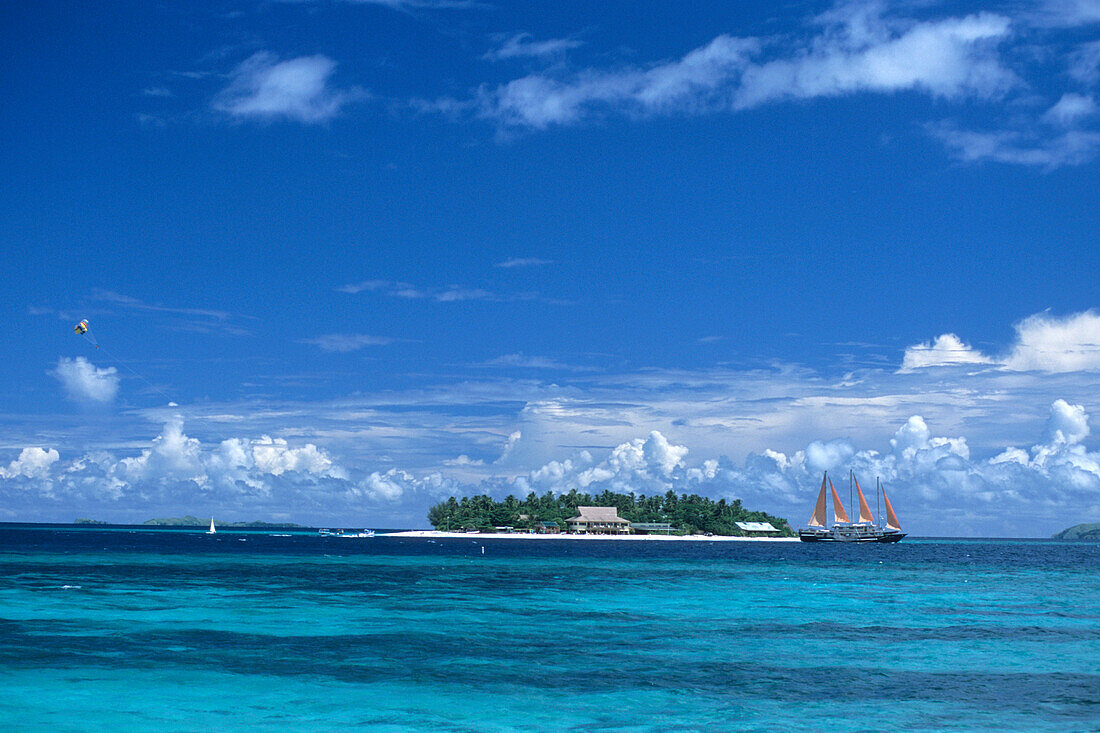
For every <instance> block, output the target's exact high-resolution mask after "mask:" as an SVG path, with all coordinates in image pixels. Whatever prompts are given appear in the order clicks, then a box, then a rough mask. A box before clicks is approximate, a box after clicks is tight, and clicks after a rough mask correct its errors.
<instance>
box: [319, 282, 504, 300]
mask: <svg viewBox="0 0 1100 733" xmlns="http://www.w3.org/2000/svg"><path fill="white" fill-rule="evenodd" d="M336 290H337V291H338V292H341V293H350V294H352V295H355V294H357V293H362V292H365V291H366V292H380V293H383V294H384V295H388V296H389V297H391V298H403V299H405V300H434V301H436V302H437V303H458V302H461V301H466V300H492V301H496V300H500V297H499V296H498V295H497V294H496V293H493V292H490V291H488V290H483V289H481V288H464V287H460V286H457V285H450V286H448V287H445V288H433V287H419V286H416V285H412V284H410V283H406V282H398V281H394V282H391V281H389V280H365V281H363V282H358V283H351V284H349V285H344V286H342V287H339V288H337V289H336Z"/></svg>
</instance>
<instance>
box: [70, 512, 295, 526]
mask: <svg viewBox="0 0 1100 733" xmlns="http://www.w3.org/2000/svg"><path fill="white" fill-rule="evenodd" d="M73 524H97V525H98V524H110V522H104V521H101V520H99V519H84V518H81V519H77V520H76V521H74V522H73ZM142 524H143V525H147V526H149V527H205V526H207V525H208V524H210V520H208V519H199V518H198V517H193V516H191V515H190V514H188V515H187V516H186V517H163V518H157V519H146V520H145V521H144V522H142ZM214 526H215V527H238V528H253V529H309V527H306V526H305V525H302V524H293V523H291V522H223V521H221V520H218V519H215V520H214Z"/></svg>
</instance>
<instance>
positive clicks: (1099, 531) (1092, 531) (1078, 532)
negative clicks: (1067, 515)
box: [1051, 522, 1100, 542]
mask: <svg viewBox="0 0 1100 733" xmlns="http://www.w3.org/2000/svg"><path fill="white" fill-rule="evenodd" d="M1051 539H1055V540H1093V541H1095V542H1100V522H1093V523H1092V524H1075V525H1073V526H1072V527H1070V528H1069V529H1063V530H1062V531H1061V532H1059V533H1058V534H1056V535H1054V536H1053V537H1052V538H1051Z"/></svg>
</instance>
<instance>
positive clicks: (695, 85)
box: [478, 36, 759, 128]
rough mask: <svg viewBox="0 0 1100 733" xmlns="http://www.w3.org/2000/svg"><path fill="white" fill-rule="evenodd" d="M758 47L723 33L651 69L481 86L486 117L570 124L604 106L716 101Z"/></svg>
mask: <svg viewBox="0 0 1100 733" xmlns="http://www.w3.org/2000/svg"><path fill="white" fill-rule="evenodd" d="M758 48H759V42H758V41H756V40H755V39H741V38H732V37H730V36H719V37H717V38H715V39H714V40H713V41H711V42H710V43H709V44H707V45H706V46H703V47H701V48H698V49H695V50H694V51H691V52H690V53H688V54H687V55H685V56H684V57H683V58H681V59H678V60H676V61H670V62H667V63H664V64H659V65H657V66H654V67H653V68H650V69H627V70H624V71H616V72H599V71H584V72H581V73H579V74H577V75H575V76H574V77H572V78H569V79H564V80H557V79H553V78H550V77H548V76H542V75H531V76H526V77H523V78H521V79H515V80H513V81H511V82H508V83H507V84H504V85H502V86H499V87H497V88H495V89H490V88H482V89H481V90H480V92H479V94H478V103H479V107H480V113H481V116H482V117H485V118H491V119H495V120H498V121H500V122H502V123H504V124H507V125H515V126H521V127H533V128H545V127H549V126H550V125H561V124H570V123H574V122H577V121H579V120H581V119H582V118H584V117H585V116H587V115H589V114H594V113H597V112H599V111H600V110H601V108H602V109H604V110H606V111H612V112H616V111H619V112H627V113H642V112H657V111H661V110H665V109H669V108H671V107H673V106H677V105H683V106H686V107H688V108H700V107H702V106H712V105H713V104H714V100H711V99H710V97H711V96H712V95H714V94H716V93H719V92H722V91H725V92H727V94H726V97H727V99H726V103H727V104H728V102H729V99H728V91H729V84H730V81H731V79H733V78H734V76H735V75H736V74H737V73H738V72H739V71H740V70H741V69H743V68H744V67H745V66H746V65H747V64H748V63H749V55H750V54H751V53H752V52H754V51H756V50H757V49H758Z"/></svg>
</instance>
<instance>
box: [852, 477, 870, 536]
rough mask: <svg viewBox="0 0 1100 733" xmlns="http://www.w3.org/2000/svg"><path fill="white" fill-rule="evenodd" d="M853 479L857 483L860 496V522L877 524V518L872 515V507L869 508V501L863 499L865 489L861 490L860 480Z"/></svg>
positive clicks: (857, 491)
mask: <svg viewBox="0 0 1100 733" xmlns="http://www.w3.org/2000/svg"><path fill="white" fill-rule="evenodd" d="M852 479H853V480H854V481H855V482H856V493H858V494H859V521H861V522H869V523H870V524H874V523H875V518H874V517H873V516H872V515H871V507H869V506H867V500H866V499H864V498H863V489H861V488H859V479H857V478H856V477H855V476H852Z"/></svg>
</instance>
